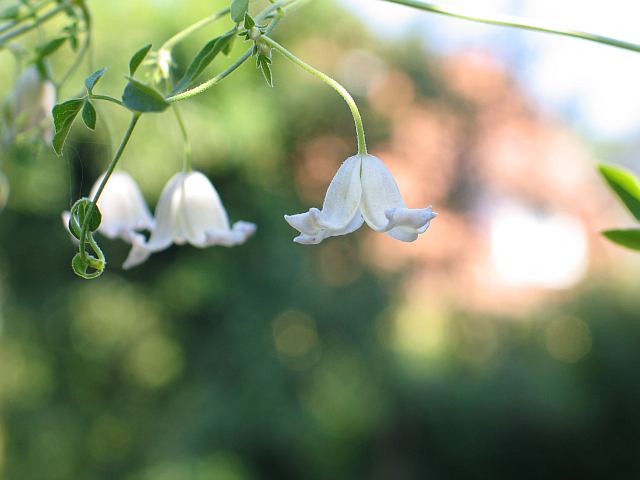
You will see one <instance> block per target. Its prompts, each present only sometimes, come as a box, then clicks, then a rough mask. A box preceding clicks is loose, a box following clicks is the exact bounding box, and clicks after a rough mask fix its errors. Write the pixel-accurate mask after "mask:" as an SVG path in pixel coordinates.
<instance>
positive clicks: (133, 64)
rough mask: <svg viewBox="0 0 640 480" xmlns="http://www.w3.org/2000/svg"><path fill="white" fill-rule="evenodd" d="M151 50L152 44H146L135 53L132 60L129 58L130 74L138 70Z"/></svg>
mask: <svg viewBox="0 0 640 480" xmlns="http://www.w3.org/2000/svg"><path fill="white" fill-rule="evenodd" d="M149 50H151V44H149V45H145V46H144V47H142V48H141V49H140V50H138V51H137V52H136V53H134V54H133V56H132V57H131V60H129V75H133V74H134V73H136V70H138V67H139V66H140V64H141V63H142V61H143V60H144V58H145V57H146V56H147V53H149Z"/></svg>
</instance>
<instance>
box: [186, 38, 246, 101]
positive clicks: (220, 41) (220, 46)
mask: <svg viewBox="0 0 640 480" xmlns="http://www.w3.org/2000/svg"><path fill="white" fill-rule="evenodd" d="M234 35H235V29H234V30H230V31H228V32H226V33H224V34H223V35H220V36H219V37H216V38H214V39H213V40H211V41H210V42H208V43H207V44H206V45H205V46H204V47H202V49H201V50H200V51H199V52H198V53H197V55H196V56H195V57H194V59H193V60H192V61H191V63H190V64H189V66H188V67H187V70H186V72H185V73H184V75H183V76H182V78H181V79H180V80H179V81H178V83H177V84H176V86H175V88H174V94H175V93H177V92H180V91H182V90H184V89H185V88H187V87H188V86H189V85H190V84H191V82H193V81H194V80H195V79H196V78H198V76H199V75H200V74H201V73H202V72H203V71H204V69H205V68H207V67H208V66H209V64H210V63H211V62H212V61H213V59H214V58H216V56H217V55H218V54H219V53H220V52H222V51H224V50H225V49H226V48H227V46H230V45H231V42H232V40H233V38H234Z"/></svg>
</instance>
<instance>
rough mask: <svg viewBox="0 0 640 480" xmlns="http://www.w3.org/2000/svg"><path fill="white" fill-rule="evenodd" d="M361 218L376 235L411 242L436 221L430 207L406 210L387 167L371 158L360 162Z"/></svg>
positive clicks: (370, 156)
mask: <svg viewBox="0 0 640 480" xmlns="http://www.w3.org/2000/svg"><path fill="white" fill-rule="evenodd" d="M360 208H361V210H362V216H363V217H364V219H365V221H366V222H367V224H368V225H369V226H370V227H371V228H372V229H374V230H376V231H378V232H387V233H389V235H391V236H392V237H393V238H396V239H398V240H402V241H404V242H412V241H414V240H415V239H416V238H418V235H419V234H420V233H424V232H425V231H426V230H427V228H428V227H429V222H430V221H431V220H432V219H433V218H434V217H435V214H434V213H433V211H432V210H431V207H428V208H422V209H409V208H407V205H406V204H405V203H404V200H403V199H402V195H401V194H400V190H399V189H398V185H397V184H396V181H395V179H394V178H393V175H392V174H391V172H390V171H389V169H388V168H387V166H386V165H385V164H384V163H383V162H382V160H380V159H379V158H377V157H374V156H373V155H365V156H363V158H362V204H361V206H360Z"/></svg>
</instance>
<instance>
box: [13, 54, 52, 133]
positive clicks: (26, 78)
mask: <svg viewBox="0 0 640 480" xmlns="http://www.w3.org/2000/svg"><path fill="white" fill-rule="evenodd" d="M55 104H56V87H55V86H54V84H53V82H51V81H50V80H47V79H45V78H43V77H42V75H41V74H40V72H39V71H38V69H37V68H36V67H35V66H33V65H31V66H29V67H27V68H26V69H25V70H24V72H22V75H20V77H19V78H18V80H17V82H16V89H15V91H14V94H13V105H12V110H11V114H12V115H11V116H12V118H11V120H12V126H13V128H12V130H13V132H12V133H13V135H18V134H21V133H26V132H29V131H30V130H32V129H36V128H39V129H41V131H42V137H43V140H44V141H45V142H47V143H51V140H52V139H53V117H52V115H51V110H52V109H53V107H54V106H55Z"/></svg>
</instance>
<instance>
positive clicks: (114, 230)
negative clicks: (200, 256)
mask: <svg viewBox="0 0 640 480" xmlns="http://www.w3.org/2000/svg"><path fill="white" fill-rule="evenodd" d="M102 179H103V177H101V178H99V179H98V181H97V182H96V183H95V185H94V186H93V189H92V192H91V198H93V196H94V195H95V193H96V191H97V190H98V188H99V186H100V184H101V182H102ZM97 205H98V208H99V209H100V212H101V213H102V223H101V224H100V228H99V230H98V231H99V232H100V233H102V234H103V235H105V236H106V237H108V238H120V239H122V240H124V241H125V242H127V243H130V244H131V245H132V247H131V251H130V253H129V256H128V257H127V259H126V260H125V262H124V264H123V265H122V267H123V268H125V269H129V268H132V267H135V266H137V265H140V264H141V263H143V262H144V261H145V260H146V259H147V258H149V256H150V255H151V254H152V253H154V252H159V251H161V250H164V249H166V248H168V247H169V246H171V244H172V243H175V244H177V245H183V244H185V243H190V244H191V245H194V246H196V247H200V248H205V247H210V246H213V245H223V246H226V247H232V246H234V245H239V244H241V243H244V242H245V241H246V240H247V238H249V237H250V236H251V235H252V234H253V233H254V232H255V231H256V226H255V225H254V224H253V223H249V222H236V223H234V224H233V226H230V224H229V217H228V216H227V212H226V210H225V209H224V206H223V205H222V202H221V201H220V196H219V195H218V192H217V191H216V190H215V188H214V187H213V185H212V184H211V182H210V181H209V179H208V178H207V177H205V176H204V175H203V174H202V173H200V172H194V171H192V172H180V173H177V174H175V175H174V176H173V177H172V178H171V179H170V180H169V182H168V183H167V185H166V186H165V187H164V189H163V190H162V193H161V194H160V200H158V205H157V207H156V212H155V218H154V217H153V216H152V215H151V212H150V211H149V208H148V207H147V205H146V203H145V201H144V198H143V197H142V193H141V192H140V188H139V187H138V185H137V184H136V183H135V181H134V180H133V178H131V176H130V175H129V174H128V173H125V172H122V171H118V172H114V173H113V174H112V175H111V177H110V178H109V180H108V182H107V184H106V186H105V188H104V190H103V191H102V194H101V195H100V198H99V199H98V203H97ZM62 218H63V221H64V222H65V225H68V223H69V218H70V213H69V212H64V213H63V215H62ZM144 230H147V231H149V232H150V236H149V238H148V239H146V237H145V236H144V235H143V234H142V231H144Z"/></svg>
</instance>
